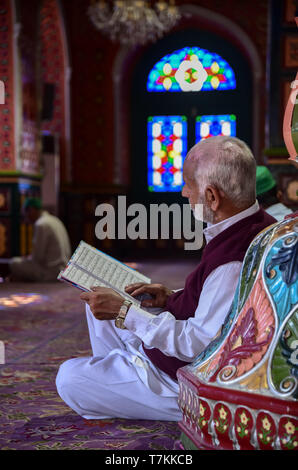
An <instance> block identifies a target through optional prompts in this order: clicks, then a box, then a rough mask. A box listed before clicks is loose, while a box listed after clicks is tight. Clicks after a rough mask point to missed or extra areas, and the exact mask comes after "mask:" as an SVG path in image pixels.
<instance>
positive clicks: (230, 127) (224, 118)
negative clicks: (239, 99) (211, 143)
mask: <svg viewBox="0 0 298 470" xmlns="http://www.w3.org/2000/svg"><path fill="white" fill-rule="evenodd" d="M216 135H226V136H232V137H235V136H236V116H235V115H234V114H219V115H214V114H213V115H210V116H197V118H196V142H199V141H200V140H203V139H208V137H214V136H216Z"/></svg>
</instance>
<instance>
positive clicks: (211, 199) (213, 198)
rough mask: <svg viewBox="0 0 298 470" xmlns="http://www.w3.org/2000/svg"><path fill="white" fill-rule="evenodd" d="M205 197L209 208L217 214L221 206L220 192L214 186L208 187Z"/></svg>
mask: <svg viewBox="0 0 298 470" xmlns="http://www.w3.org/2000/svg"><path fill="white" fill-rule="evenodd" d="M205 197H206V202H207V204H208V206H209V208H210V209H211V210H212V211H213V212H216V211H217V210H218V208H219V204H220V201H221V196H220V192H219V190H218V189H217V188H215V187H214V186H207V187H206V189H205Z"/></svg>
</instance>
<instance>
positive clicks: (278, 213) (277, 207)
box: [265, 202, 292, 222]
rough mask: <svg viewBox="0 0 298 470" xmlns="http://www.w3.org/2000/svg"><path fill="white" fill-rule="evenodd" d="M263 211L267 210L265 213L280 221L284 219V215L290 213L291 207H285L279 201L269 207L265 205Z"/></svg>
mask: <svg viewBox="0 0 298 470" xmlns="http://www.w3.org/2000/svg"><path fill="white" fill-rule="evenodd" d="M265 211H266V212H267V214H270V215H272V217H274V218H275V219H276V220H277V221H278V222H281V221H282V220H284V218H285V216H286V215H289V214H292V211H291V209H289V208H288V207H286V206H285V205H284V204H282V203H281V202H279V203H277V204H273V205H272V206H270V207H267V209H265Z"/></svg>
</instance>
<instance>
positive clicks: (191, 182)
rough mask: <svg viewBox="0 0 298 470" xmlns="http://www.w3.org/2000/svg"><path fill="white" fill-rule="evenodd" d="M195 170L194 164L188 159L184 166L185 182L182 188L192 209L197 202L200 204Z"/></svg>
mask: <svg viewBox="0 0 298 470" xmlns="http://www.w3.org/2000/svg"><path fill="white" fill-rule="evenodd" d="M194 170H195V168H194V164H193V163H192V162H191V161H187V160H186V161H185V163H184V166H183V180H184V183H185V184H184V186H183V188H182V196H183V197H187V198H188V201H189V204H190V206H191V208H192V209H194V208H195V204H198V203H199V199H200V191H199V187H198V184H197V182H196V180H195V177H194Z"/></svg>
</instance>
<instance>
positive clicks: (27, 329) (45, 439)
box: [0, 264, 192, 450]
mask: <svg viewBox="0 0 298 470" xmlns="http://www.w3.org/2000/svg"><path fill="white" fill-rule="evenodd" d="M191 267H192V266H189V264H186V265H183V266H181V268H180V269H179V274H180V276H177V274H175V276H176V277H175V278H172V282H171V283H170V284H169V275H167V272H166V270H163V271H162V277H163V276H164V275H167V279H168V282H167V285H168V286H169V287H172V288H177V287H180V286H182V285H183V279H184V278H185V275H186V273H188V272H189V270H190V269H191ZM144 271H146V272H145V274H147V275H149V276H150V275H152V274H154V266H153V265H151V266H147V270H143V272H144ZM168 271H169V272H174V271H175V273H177V270H173V267H172V266H171V265H170V266H169V269H168ZM162 281H163V279H161V278H159V279H157V281H156V282H162ZM0 340H1V341H4V343H5V364H2V365H1V364H0V449H1V450H35V449H36V450H57V449H58V450H69V449H76V450H81V449H82V450H84V449H95V450H101V449H106V450H112V449H114V450H117V449H118V450H120V449H121V450H151V449H156V450H168V449H173V447H174V442H175V440H176V439H178V438H179V435H180V431H179V428H178V424H177V423H173V422H165V421H135V420H123V419H111V420H85V419H83V418H81V417H80V416H78V415H77V414H76V413H74V412H73V411H72V410H70V408H68V407H67V406H66V405H65V404H64V403H63V401H62V400H61V399H60V397H59V396H58V394H57V392H56V387H55V377H56V374H57V370H58V368H59V365H60V364H61V363H62V362H64V361H65V360H67V359H70V358H72V357H79V356H87V355H91V350H90V344H89V337H88V330H87V325H86V320H85V313H84V304H83V302H82V301H81V300H80V299H79V296H78V291H77V290H76V289H74V288H72V287H70V286H66V285H64V284H61V283H52V284H15V283H11V284H0Z"/></svg>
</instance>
